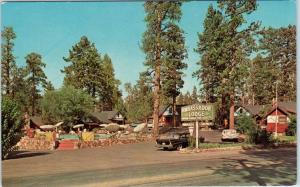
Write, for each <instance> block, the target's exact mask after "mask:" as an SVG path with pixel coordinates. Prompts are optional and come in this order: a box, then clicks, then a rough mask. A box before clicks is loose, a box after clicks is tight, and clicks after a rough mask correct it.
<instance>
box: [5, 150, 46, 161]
mask: <svg viewBox="0 0 300 187" xmlns="http://www.w3.org/2000/svg"><path fill="white" fill-rule="evenodd" d="M48 154H50V153H49V152H31V151H14V152H11V153H9V155H8V156H7V158H6V160H10V159H20V158H27V157H35V156H42V155H48Z"/></svg>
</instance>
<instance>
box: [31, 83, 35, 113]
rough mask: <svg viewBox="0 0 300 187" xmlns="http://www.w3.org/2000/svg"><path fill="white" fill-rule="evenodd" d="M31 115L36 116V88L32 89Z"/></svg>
mask: <svg viewBox="0 0 300 187" xmlns="http://www.w3.org/2000/svg"><path fill="white" fill-rule="evenodd" d="M31 115H32V116H34V115H35V87H33V88H32V103H31Z"/></svg>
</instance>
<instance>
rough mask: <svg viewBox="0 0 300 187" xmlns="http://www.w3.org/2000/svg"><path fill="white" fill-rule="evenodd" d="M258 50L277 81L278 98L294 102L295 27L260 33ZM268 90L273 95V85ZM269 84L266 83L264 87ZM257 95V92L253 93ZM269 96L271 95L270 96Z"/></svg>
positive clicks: (290, 26) (265, 30)
mask: <svg viewBox="0 0 300 187" xmlns="http://www.w3.org/2000/svg"><path fill="white" fill-rule="evenodd" d="M259 34H260V36H261V38H260V40H259V49H260V53H261V54H262V56H263V57H264V58H263V60H264V61H267V62H268V64H269V65H268V67H269V69H270V70H269V71H271V72H273V76H274V77H275V79H274V80H277V81H278V97H279V98H285V99H288V100H292V101H295V100H296V26H295V25H289V26H288V27H281V28H278V29H277V28H276V29H275V28H267V29H263V30H262V31H261V32H260V33H259ZM256 78H257V79H260V77H256ZM267 80H268V79H267ZM274 80H273V84H272V86H273V89H272V90H270V91H272V92H273V95H275V84H274V82H275V81H274ZM268 84H270V82H268V81H266V83H265V85H268ZM255 93H256V94H258V93H257V92H255ZM270 95H271V94H270Z"/></svg>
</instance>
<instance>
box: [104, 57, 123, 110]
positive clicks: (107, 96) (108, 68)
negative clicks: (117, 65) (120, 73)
mask: <svg viewBox="0 0 300 187" xmlns="http://www.w3.org/2000/svg"><path fill="white" fill-rule="evenodd" d="M102 69H103V85H102V88H101V90H99V96H100V105H101V106H102V110H112V109H113V108H115V105H116V104H117V103H118V101H119V99H120V98H121V96H122V95H121V92H120V91H119V85H120V84H121V82H120V81H119V80H118V79H116V78H115V70H114V67H113V64H112V61H111V58H110V57H109V56H108V55H107V54H105V55H104V57H103V59H102Z"/></svg>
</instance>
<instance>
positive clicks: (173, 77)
mask: <svg viewBox="0 0 300 187" xmlns="http://www.w3.org/2000/svg"><path fill="white" fill-rule="evenodd" d="M166 35H167V36H166V37H167V38H168V41H169V42H168V43H167V44H166V57H165V59H164V62H163V64H162V74H161V76H162V90H163V94H164V95H165V96H167V97H170V98H172V114H173V126H175V125H176V118H175V114H176V97H177V96H178V95H179V94H180V91H179V89H180V88H182V87H183V84H184V81H183V80H182V76H183V72H182V70H183V69H185V68H186V67H187V64H186V63H184V62H183V60H184V58H185V57H186V56H187V54H186V49H185V46H184V37H183V31H182V30H181V29H180V28H179V27H178V26H177V25H174V24H171V26H170V27H169V29H168V31H167V32H166Z"/></svg>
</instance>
